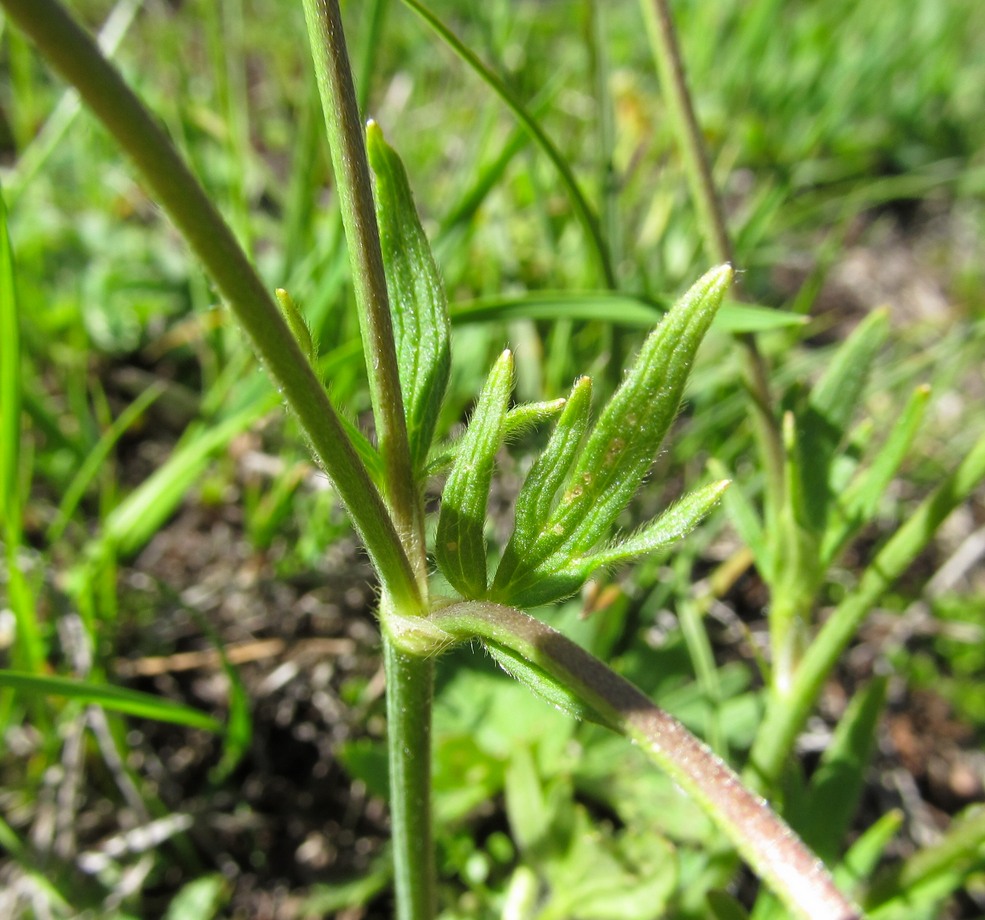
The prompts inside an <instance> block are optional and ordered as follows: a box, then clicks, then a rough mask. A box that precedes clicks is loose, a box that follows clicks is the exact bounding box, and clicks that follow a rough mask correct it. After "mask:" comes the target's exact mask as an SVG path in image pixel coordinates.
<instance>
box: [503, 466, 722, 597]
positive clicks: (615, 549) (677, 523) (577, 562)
mask: <svg viewBox="0 0 985 920" xmlns="http://www.w3.org/2000/svg"><path fill="white" fill-rule="evenodd" d="M728 486H729V481H728V480H722V481H720V482H714V483H712V484H711V485H707V486H704V487H702V488H700V489H695V490H694V491H693V492H690V493H688V494H687V495H685V496H684V497H683V498H682V499H681V500H680V501H678V502H677V503H675V504H674V505H672V506H671V507H670V508H668V509H667V510H666V511H665V512H664V513H663V514H661V515H660V517H658V518H657V519H656V520H655V521H654V522H653V523H652V524H650V525H648V526H646V527H643V528H642V529H641V530H640V531H639V532H637V533H636V534H635V535H633V536H632V537H629V538H628V539H626V540H622V541H620V542H616V543H614V544H612V545H611V546H609V547H607V548H606V549H603V550H600V551H598V552H595V553H589V554H587V555H585V556H583V557H579V558H575V559H571V558H569V557H568V556H567V555H566V553H565V552H564V551H563V550H562V552H560V553H558V554H556V555H555V556H551V557H549V558H548V559H546V560H544V562H543V563H542V564H541V565H540V566H538V567H537V568H535V569H533V570H532V571H530V572H529V573H528V574H527V576H526V577H525V578H524V579H523V580H518V581H515V582H513V583H512V584H511V596H512V597H513V598H515V603H516V604H518V605H520V606H524V607H538V606H540V605H542V604H547V603H550V602H551V601H555V600H559V599H560V598H562V597H567V596H568V595H570V594H573V593H574V592H575V591H577V590H578V589H579V588H580V587H581V586H582V585H583V584H584V583H585V582H586V581H587V580H588V579H589V578H590V577H591V576H592V574H594V573H595V572H596V571H598V570H599V569H601V568H607V567H610V566H615V565H619V564H621V563H624V562H628V561H629V560H630V559H633V558H635V557H637V556H642V555H644V554H646V553H656V552H660V551H662V550H666V549H668V548H669V547H670V546H672V545H673V544H674V543H676V542H677V541H678V540H681V539H683V538H684V537H686V536H687V535H688V534H689V533H690V532H691V531H692V530H694V528H695V527H697V526H698V524H699V523H700V522H701V520H702V519H703V518H704V517H705V516H706V515H707V514H708V513H709V512H710V511H711V510H712V508H714V507H715V505H717V504H718V502H719V501H720V500H721V497H722V494H723V493H724V492H725V490H726V489H727V488H728Z"/></svg>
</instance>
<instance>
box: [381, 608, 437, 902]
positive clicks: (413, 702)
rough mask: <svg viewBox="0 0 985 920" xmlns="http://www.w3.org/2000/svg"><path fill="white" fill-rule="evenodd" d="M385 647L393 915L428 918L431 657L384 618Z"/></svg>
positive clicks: (431, 889) (432, 889)
mask: <svg viewBox="0 0 985 920" xmlns="http://www.w3.org/2000/svg"><path fill="white" fill-rule="evenodd" d="M383 652H384V663H385V666H386V713H387V745H388V747H389V751H390V821H391V837H392V839H393V870H394V885H395V889H396V900H397V917H398V920H430V918H431V917H433V916H434V912H435V905H436V902H437V898H436V887H437V886H436V880H435V868H434V842H433V840H432V832H431V697H432V690H433V685H434V659H433V658H431V657H419V656H417V655H413V654H410V653H407V652H405V651H403V650H402V649H401V648H400V647H399V646H398V644H397V643H396V642H395V641H394V640H393V638H392V637H391V636H390V635H388V634H387V632H386V629H385V620H384V637H383Z"/></svg>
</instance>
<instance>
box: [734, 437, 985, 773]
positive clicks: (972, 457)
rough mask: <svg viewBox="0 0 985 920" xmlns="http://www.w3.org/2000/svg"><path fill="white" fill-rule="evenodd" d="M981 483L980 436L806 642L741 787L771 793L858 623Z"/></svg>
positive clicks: (984, 457) (774, 701) (983, 452)
mask: <svg viewBox="0 0 985 920" xmlns="http://www.w3.org/2000/svg"><path fill="white" fill-rule="evenodd" d="M982 479H985V436H982V437H981V438H979V440H978V441H977V443H976V444H975V446H974V447H973V448H972V449H971V452H970V453H969V454H968V455H967V456H966V457H965V459H964V460H963V461H962V462H961V464H960V465H959V466H958V468H957V469H956V470H955V471H954V472H953V473H952V474H951V475H950V476H948V477H947V478H946V479H945V480H944V481H943V482H942V483H941V484H940V485H939V486H938V487H937V488H936V489H935V490H934V491H933V493H931V495H929V496H928V497H927V498H926V499H924V501H923V502H922V503H921V504H920V506H919V507H918V508H917V510H916V512H915V513H914V514H913V515H911V516H910V517H909V518H908V519H907V521H906V523H905V524H903V526H902V527H900V529H899V530H897V531H896V533H895V534H893V536H892V537H891V538H890V539H889V541H888V542H887V543H886V545H885V546H884V547H883V548H882V549H881V550H880V551H879V552H878V553H877V554H876V557H875V559H874V560H873V561H872V563H871V565H869V567H868V568H867V569H866V570H865V572H864V573H863V575H862V578H861V580H860V581H859V583H858V585H857V586H856V588H855V589H854V590H853V591H852V592H851V593H850V594H849V595H848V596H847V597H845V599H844V600H843V601H842V602H841V603H840V604H839V605H838V606H837V607H836V608H835V611H834V613H832V614H831V617H830V618H829V619H828V621H827V622H826V623H825V624H824V626H823V627H821V630H820V632H818V634H817V636H816V638H814V639H813V640H812V641H811V643H810V645H809V647H808V648H807V650H806V652H805V653H804V656H803V658H802V660H801V662H800V665H799V666H798V668H797V670H796V674H795V676H794V679H793V684H792V686H791V687H790V689H789V692H788V693H786V694H785V695H783V696H779V695H777V694H776V693H773V694H772V695H771V696H770V700H769V703H768V705H767V709H766V718H765V719H764V721H763V724H762V726H761V727H760V729H759V732H758V733H757V735H756V742H755V744H754V745H753V748H752V753H751V754H750V757H749V766H748V767H747V768H746V772H745V778H746V781H747V782H749V783H750V784H751V785H753V786H755V787H757V788H761V789H769V788H772V786H773V784H774V783H775V782H776V781H777V779H778V778H779V776H780V774H781V773H782V771H783V766H784V764H785V763H786V761H787V758H788V757H789V756H790V752H791V751H792V750H793V746H794V742H795V741H796V739H797V733H798V732H799V731H800V730H801V728H802V727H803V725H804V722H806V721H807V716H808V715H809V713H810V711H811V707H812V706H813V705H814V701H815V700H816V699H817V698H818V695H819V694H820V692H821V688H822V687H823V685H824V682H825V680H826V679H827V677H828V675H829V674H830V673H831V671H832V669H833V668H834V666H835V665H836V664H837V662H838V659H839V658H840V657H841V654H842V652H844V650H845V649H846V648H847V647H848V644H849V642H851V640H852V638H853V637H854V636H855V635H856V633H857V632H858V628H859V626H860V625H861V624H862V621H863V620H864V619H865V617H866V616H867V615H868V613H869V611H870V610H871V609H872V607H873V606H874V605H875V604H876V602H877V601H878V600H879V598H880V597H881V596H882V595H883V594H884V593H885V591H886V590H887V588H889V586H890V585H891V584H892V583H893V582H894V581H895V580H896V579H897V578H899V576H900V575H902V574H903V573H904V572H905V571H906V570H907V568H909V566H910V565H911V564H912V563H913V561H914V559H916V557H917V556H918V555H919V554H920V552H921V551H922V550H923V549H924V547H925V546H927V544H928V543H929V542H930V540H931V538H932V537H933V535H934V533H935V531H936V530H937V528H938V527H939V526H940V524H941V522H942V521H943V520H944V519H945V518H946V517H947V516H948V515H949V514H950V513H951V512H952V511H953V510H954V509H955V508H956V507H957V506H958V505H959V504H961V502H963V501H964V500H965V499H966V498H967V496H968V494H969V493H970V492H971V490H972V489H974V488H975V486H976V485H977V484H978V483H979V482H981V481H982Z"/></svg>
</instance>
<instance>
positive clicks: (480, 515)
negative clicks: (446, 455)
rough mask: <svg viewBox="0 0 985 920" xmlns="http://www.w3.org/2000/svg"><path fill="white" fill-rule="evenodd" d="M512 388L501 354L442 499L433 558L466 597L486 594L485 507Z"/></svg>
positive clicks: (506, 355)
mask: <svg viewBox="0 0 985 920" xmlns="http://www.w3.org/2000/svg"><path fill="white" fill-rule="evenodd" d="M512 386H513V355H512V354H511V353H510V352H509V351H504V352H503V354H502V355H501V356H500V357H499V360H498V361H497V362H496V364H495V366H494V367H493V369H492V371H491V372H490V374H489V379H488V380H487V381H486V385H485V386H484V387H483V389H482V393H481V395H480V396H479V402H478V405H477V406H476V409H475V413H474V414H473V415H472V419H471V421H470V422H469V426H468V428H467V429H466V432H465V434H464V435H463V436H462V441H461V445H460V446H459V449H458V454H457V456H456V457H455V465H454V467H452V471H451V475H450V476H449V477H448V482H447V483H446V484H445V488H444V491H443V492H442V495H441V509H440V511H439V514H438V532H437V537H436V542H435V557H436V559H437V561H438V566H439V567H440V568H441V571H442V572H443V573H444V576H445V577H446V578H447V579H448V581H449V583H450V584H451V585H452V587H453V588H455V590H456V591H458V592H460V593H461V594H462V596H463V597H466V598H472V599H475V598H480V597H483V596H484V595H485V593H486V574H487V573H486V538H485V535H484V533H483V529H484V527H485V521H486V505H487V504H488V502H489V487H490V485H491V483H492V473H493V462H494V460H495V458H496V451H498V450H499V448H500V445H501V444H502V443H503V438H504V436H505V429H506V414H507V403H508V400H509V397H510V390H511V389H512Z"/></svg>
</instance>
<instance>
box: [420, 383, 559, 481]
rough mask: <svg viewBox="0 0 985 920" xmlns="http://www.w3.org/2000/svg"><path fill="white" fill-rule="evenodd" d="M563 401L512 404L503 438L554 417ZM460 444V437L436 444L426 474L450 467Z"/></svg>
mask: <svg viewBox="0 0 985 920" xmlns="http://www.w3.org/2000/svg"><path fill="white" fill-rule="evenodd" d="M565 403H566V400H564V399H550V400H547V401H545V402H535V403H522V404H521V405H519V406H514V407H513V408H512V409H510V411H509V412H507V413H506V428H505V435H504V438H505V440H507V441H511V440H512V439H513V438H517V437H519V436H520V435H522V434H524V433H525V432H527V431H530V430H531V429H533V428H536V427H537V426H538V425H542V424H543V423H544V422H546V421H548V420H549V419H552V418H554V416H556V415H557V414H558V413H559V412H560V411H561V410H562V409H563V408H564V406H565ZM460 446H461V439H459V440H457V441H447V442H445V443H444V444H440V445H438V447H437V448H436V449H435V450H433V451H432V452H431V456H430V457H429V458H428V465H427V471H426V472H427V475H428V476H437V475H439V474H440V473H444V472H447V471H448V470H449V469H451V465H452V463H454V462H455V456H456V455H457V453H458V449H459V447H460Z"/></svg>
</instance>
